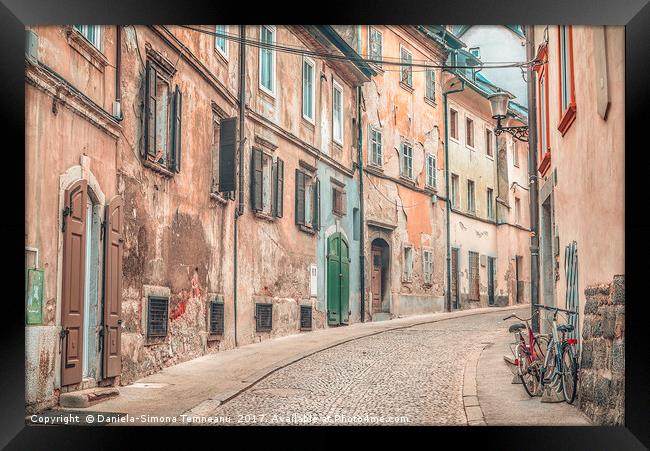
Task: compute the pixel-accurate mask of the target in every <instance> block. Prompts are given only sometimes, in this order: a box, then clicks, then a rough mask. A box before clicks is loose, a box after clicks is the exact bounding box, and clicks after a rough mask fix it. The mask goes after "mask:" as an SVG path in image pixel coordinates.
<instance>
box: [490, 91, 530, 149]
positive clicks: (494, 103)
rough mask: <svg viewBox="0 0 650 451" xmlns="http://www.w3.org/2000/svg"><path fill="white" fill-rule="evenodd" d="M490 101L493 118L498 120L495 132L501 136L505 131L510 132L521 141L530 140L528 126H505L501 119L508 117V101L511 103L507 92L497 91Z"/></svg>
mask: <svg viewBox="0 0 650 451" xmlns="http://www.w3.org/2000/svg"><path fill="white" fill-rule="evenodd" d="M488 100H489V101H490V109H491V110H492V118H493V119H496V120H497V128H496V129H495V130H494V134H495V135H496V136H499V135H500V134H501V133H503V132H507V133H510V134H511V135H512V136H513V137H514V138H515V139H518V140H519V141H524V142H528V126H527V125H521V126H518V127H503V126H502V125H501V121H502V120H503V119H505V118H506V115H507V114H508V103H510V96H509V95H508V93H507V92H497V93H495V94H492V95H490V96H489V97H488Z"/></svg>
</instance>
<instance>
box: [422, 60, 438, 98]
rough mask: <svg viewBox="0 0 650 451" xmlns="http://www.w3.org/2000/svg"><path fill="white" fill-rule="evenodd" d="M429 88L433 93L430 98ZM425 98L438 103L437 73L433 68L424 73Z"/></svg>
mask: <svg viewBox="0 0 650 451" xmlns="http://www.w3.org/2000/svg"><path fill="white" fill-rule="evenodd" d="M429 74H431V75H429ZM429 88H431V91H432V95H431V96H429ZM424 98H425V99H426V100H430V101H431V102H433V103H435V102H436V71H435V69H432V68H428V69H426V71H425V72H424Z"/></svg>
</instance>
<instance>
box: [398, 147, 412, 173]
mask: <svg viewBox="0 0 650 451" xmlns="http://www.w3.org/2000/svg"><path fill="white" fill-rule="evenodd" d="M405 147H408V148H409V149H411V152H410V155H409V156H408V162H409V165H408V169H409V171H408V174H405V173H404V169H405V167H406V166H405V163H406V153H405V152H404V148H405ZM399 175H400V177H404V178H407V179H409V180H413V144H411V143H410V142H408V141H402V143H401V144H400V171H399Z"/></svg>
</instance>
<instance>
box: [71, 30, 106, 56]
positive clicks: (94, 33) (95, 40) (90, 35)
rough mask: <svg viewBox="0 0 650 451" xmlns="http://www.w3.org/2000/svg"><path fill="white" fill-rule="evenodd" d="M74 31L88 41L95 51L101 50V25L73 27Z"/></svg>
mask: <svg viewBox="0 0 650 451" xmlns="http://www.w3.org/2000/svg"><path fill="white" fill-rule="evenodd" d="M74 29H75V30H77V31H78V32H79V33H81V35H82V36H83V37H84V38H86V39H87V40H88V42H90V43H91V44H92V45H93V46H94V47H95V48H96V49H97V50H101V45H102V27H101V25H75V26H74Z"/></svg>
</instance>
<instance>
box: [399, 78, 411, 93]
mask: <svg viewBox="0 0 650 451" xmlns="http://www.w3.org/2000/svg"><path fill="white" fill-rule="evenodd" d="M399 85H400V86H401V87H402V88H404V89H405V90H407V91H408V92H410V93H412V92H413V86H410V85H409V84H407V83H405V82H403V81H400V82H399Z"/></svg>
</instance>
